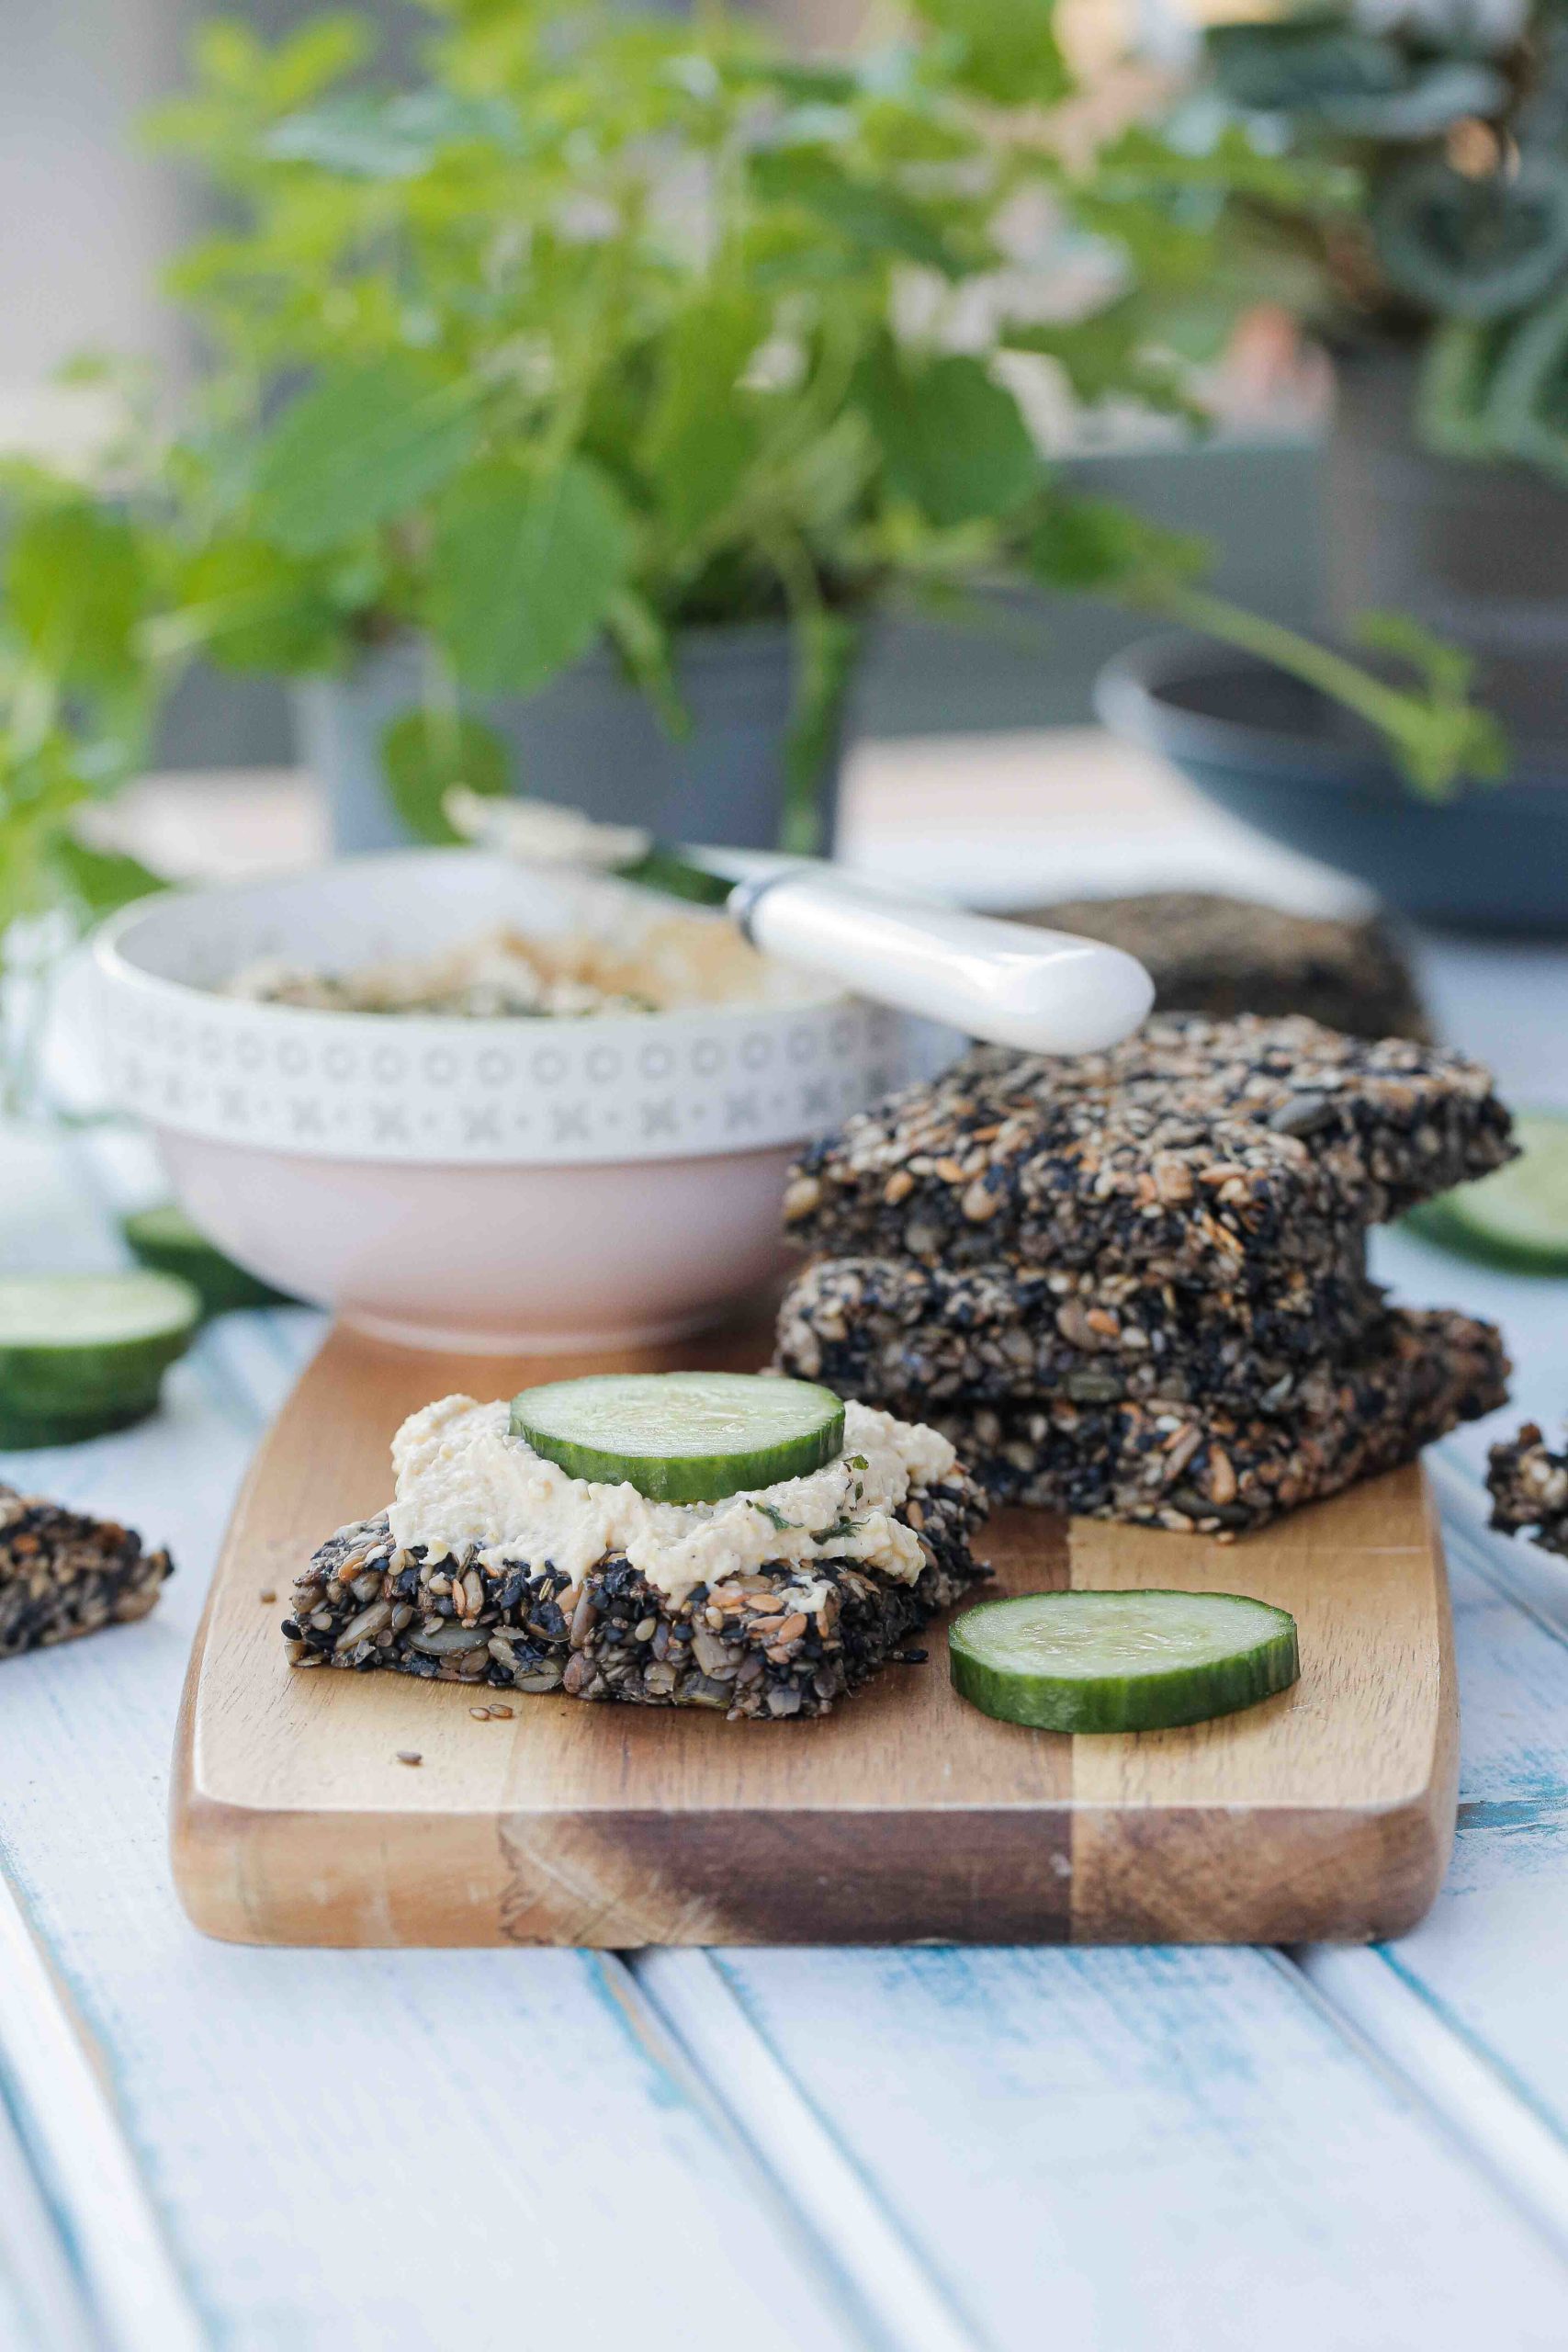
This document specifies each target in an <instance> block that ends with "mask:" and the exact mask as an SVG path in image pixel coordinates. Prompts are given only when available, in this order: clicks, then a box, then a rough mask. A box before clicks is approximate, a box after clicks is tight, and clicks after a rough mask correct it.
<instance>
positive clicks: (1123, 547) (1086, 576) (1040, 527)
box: [1023, 498, 1210, 603]
mask: <svg viewBox="0 0 1568 2352" xmlns="http://www.w3.org/2000/svg"><path fill="white" fill-rule="evenodd" d="M1023 554H1024V560H1025V561H1026V563H1027V565H1028V568H1029V570H1030V571H1031V572H1032V574H1033V576H1034V578H1035V579H1036V580H1037V581H1039V582H1040V583H1041V584H1042V586H1043V587H1046V588H1055V589H1060V590H1066V592H1067V593H1068V594H1074V595H1087V596H1108V597H1112V598H1119V599H1124V600H1125V601H1127V602H1129V603H1137V602H1139V601H1140V600H1143V599H1149V598H1152V597H1154V596H1156V595H1157V594H1158V593H1159V592H1160V591H1161V590H1162V589H1165V588H1168V587H1169V586H1170V585H1172V584H1175V583H1179V582H1182V581H1187V580H1190V579H1192V578H1194V577H1195V576H1196V575H1197V574H1198V573H1200V572H1201V571H1204V570H1205V568H1206V567H1207V565H1208V562H1209V560H1210V554H1209V549H1208V548H1206V547H1205V546H1204V544H1203V542H1202V540H1201V539H1196V538H1190V537H1187V536H1185V535H1184V534H1182V533H1180V532H1176V531H1164V530H1160V529H1159V528H1158V527H1157V526H1156V525H1154V524H1151V523H1145V521H1144V520H1143V518H1142V516H1141V515H1134V514H1132V513H1131V512H1130V511H1129V510H1128V509H1127V508H1126V507H1125V506H1118V505H1116V504H1114V503H1112V502H1111V500H1110V499H1104V498H1057V499H1053V500H1052V502H1051V503H1050V504H1049V505H1048V506H1047V507H1046V509H1045V511H1044V513H1043V515H1041V516H1040V518H1039V520H1038V521H1037V522H1036V523H1035V524H1034V526H1033V527H1032V530H1031V531H1030V533H1029V536H1028V538H1027V540H1026V542H1025V545H1024V549H1023Z"/></svg>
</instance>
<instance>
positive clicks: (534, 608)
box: [430, 458, 632, 695]
mask: <svg viewBox="0 0 1568 2352" xmlns="http://www.w3.org/2000/svg"><path fill="white" fill-rule="evenodd" d="M631 557H632V537H631V530H630V527H629V525H628V523H627V520H626V511H625V509H624V507H623V506H622V504H621V501H620V498H619V497H618V495H617V494H616V492H615V490H614V489H613V488H612V487H611V485H610V483H609V481H607V480H606V479H605V477H604V475H603V474H602V473H601V472H600V471H599V469H598V468H597V467H596V466H593V465H591V464H590V463H589V462H588V461H587V459H585V458H568V459H567V460H566V462H565V463H564V464H563V465H561V466H559V467H558V468H557V469H556V470H555V472H554V473H550V474H546V475H543V476H538V475H532V474H526V473H524V472H522V471H521V470H520V469H518V468H516V467H514V466H505V465H489V466H480V467H477V468H476V469H474V471H473V472H472V473H470V474H469V475H468V476H467V477H466V478H465V479H464V481H462V482H461V483H459V484H458V485H457V490H456V491H455V492H454V494H453V497H452V500H451V503H450V505H449V507H448V510H447V512H446V515H445V517H444V518H443V520H442V524H441V526H440V529H439V531H438V532H437V535H436V542H435V548H434V556H433V559H432V566H431V581H430V616H431V620H432V622H433V624H434V628H435V630H436V632H437V634H438V636H439V637H440V638H441V639H442V641H443V643H444V644H445V645H446V650H447V651H448V652H449V653H450V655H451V657H452V660H453V662H454V663H455V665H456V667H457V672H458V673H459V675H460V676H461V677H463V678H465V679H466V680H468V683H469V684H472V685H475V686H479V687H480V688H482V689H483V690H484V691H486V692H488V693H493V694H519V695H527V694H532V693H534V692H535V691H536V689H537V688H538V687H540V686H542V685H543V684H545V682H546V680H547V679H548V678H551V677H553V676H554V675H555V673H556V672H557V671H558V670H561V669H564V668H565V666H566V664H567V663H568V662H571V661H574V660H575V659H576V658H577V656H578V655H579V654H580V653H583V652H585V651H586V650H587V649H588V647H589V646H590V645H591V644H592V640H593V639H594V637H595V635H596V634H597V632H598V630H599V628H600V625H601V623H602V622H603V621H604V616H605V614H606V613H607V611H608V609H609V606H610V604H611V600H612V599H613V598H614V596H615V592H616V590H617V589H618V588H619V587H620V586H621V585H622V583H623V582H624V581H625V579H626V574H627V572H628V571H629V570H630V567H631Z"/></svg>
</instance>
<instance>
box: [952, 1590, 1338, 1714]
mask: <svg viewBox="0 0 1568 2352" xmlns="http://www.w3.org/2000/svg"><path fill="white" fill-rule="evenodd" d="M948 1655H949V1659H950V1666H951V1672H952V1677H953V1689H954V1690H955V1691H958V1693H959V1695H960V1696H961V1697H962V1698H964V1699H968V1700H970V1701H971V1702H973V1704H974V1705H975V1706H976V1707H978V1708H979V1709H980V1710H981V1712H982V1713H984V1714H987V1715H998V1716H999V1717H1000V1718H1001V1719H1002V1720H1003V1721H1004V1722H1005V1723H1010V1724H1031V1725H1032V1726H1033V1727H1034V1728H1035V1729H1037V1730H1040V1731H1075V1732H1101V1731H1163V1730H1167V1729H1168V1728H1170V1727H1171V1726H1172V1725H1173V1724H1197V1723H1204V1722H1206V1721H1207V1720H1208V1719H1209V1718H1210V1717H1211V1716H1212V1715H1229V1714H1234V1713H1235V1711H1236V1710H1237V1708H1239V1707H1251V1706H1255V1705H1256V1704H1257V1702H1258V1700H1260V1699H1269V1698H1272V1697H1273V1695H1274V1693H1275V1692H1276V1691H1285V1690H1288V1689H1289V1687H1290V1685H1291V1684H1292V1682H1294V1681H1295V1680H1296V1679H1297V1677H1298V1675H1299V1674H1300V1672H1301V1665H1300V1660H1299V1658H1298V1657H1297V1652H1296V1624H1295V1619H1294V1618H1293V1617H1291V1616H1289V1615H1287V1613H1286V1611H1284V1610H1283V1609H1274V1608H1271V1607H1270V1606H1269V1603H1268V1602H1267V1601H1265V1600H1248V1599H1247V1598H1246V1597H1245V1596H1244V1595H1243V1594H1241V1593H1235V1592H1127V1591H1123V1592H1031V1593H1025V1594H1024V1595H1023V1596H1022V1597H1021V1599H1019V1600H986V1601H982V1602H981V1604H980V1606H979V1607H978V1608H977V1609H966V1610H965V1611H964V1614H963V1616H962V1617H960V1618H959V1619H958V1620H957V1621H956V1623H954V1625H953V1632H952V1634H951V1636H950V1639H949V1645H948Z"/></svg>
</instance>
